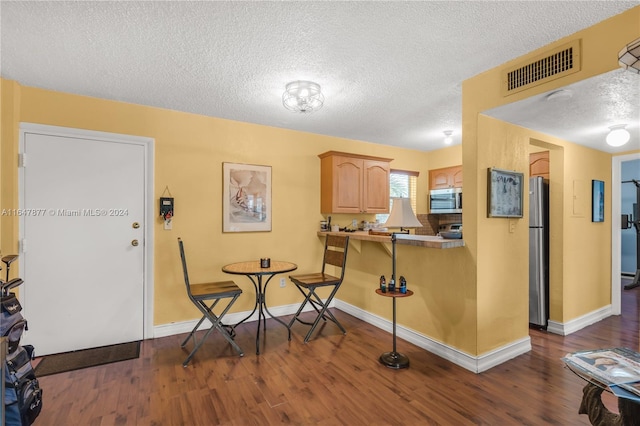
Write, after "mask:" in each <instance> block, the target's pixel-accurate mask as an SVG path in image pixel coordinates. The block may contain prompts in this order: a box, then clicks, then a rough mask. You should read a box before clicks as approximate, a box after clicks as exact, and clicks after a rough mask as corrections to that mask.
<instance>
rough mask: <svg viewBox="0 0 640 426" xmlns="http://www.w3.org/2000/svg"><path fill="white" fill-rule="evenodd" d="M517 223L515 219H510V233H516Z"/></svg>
mask: <svg viewBox="0 0 640 426" xmlns="http://www.w3.org/2000/svg"><path fill="white" fill-rule="evenodd" d="M516 223H517V222H516V221H515V219H509V233H511V234H513V233H514V232H516Z"/></svg>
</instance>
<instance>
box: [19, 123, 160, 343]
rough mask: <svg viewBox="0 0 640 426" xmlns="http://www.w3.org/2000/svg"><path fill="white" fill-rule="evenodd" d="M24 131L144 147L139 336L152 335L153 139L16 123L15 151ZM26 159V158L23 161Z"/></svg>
mask: <svg viewBox="0 0 640 426" xmlns="http://www.w3.org/2000/svg"><path fill="white" fill-rule="evenodd" d="M26 133H42V134H47V135H53V136H61V137H72V138H86V139H97V140H102V141H106V142H119V143H129V144H138V145H142V146H143V147H144V157H145V160H144V161H145V173H144V176H145V182H144V206H145V226H144V248H143V257H144V282H143V305H144V306H143V323H144V324H143V336H144V338H145V339H151V338H153V337H154V336H153V283H154V280H153V246H154V242H153V227H154V217H155V215H154V212H155V210H154V203H153V194H154V192H153V176H154V171H153V163H154V161H153V159H154V143H155V140H154V139H153V138H149V137H143V136H132V135H124V134H118V133H107V132H98V131H94V130H84V129H74V128H70V127H59V126H49V125H44V124H33V123H20V142H19V144H20V145H19V151H18V152H21V153H22V152H24V142H25V134H26ZM27 161H28V160H27ZM23 189H24V167H19V168H18V205H19V207H20V208H21V209H22V208H23V207H24V194H23ZM18 235H19V241H20V253H22V252H23V247H22V241H23V238H24V222H23V220H22V219H21V220H20V225H19V231H18Z"/></svg>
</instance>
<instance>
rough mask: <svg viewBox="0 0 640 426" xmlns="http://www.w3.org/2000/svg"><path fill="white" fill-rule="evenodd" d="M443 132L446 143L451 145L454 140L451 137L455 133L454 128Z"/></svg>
mask: <svg viewBox="0 0 640 426" xmlns="http://www.w3.org/2000/svg"><path fill="white" fill-rule="evenodd" d="M443 133H444V144H445V145H451V143H452V142H453V138H452V137H451V135H452V134H453V130H445V131H444V132H443Z"/></svg>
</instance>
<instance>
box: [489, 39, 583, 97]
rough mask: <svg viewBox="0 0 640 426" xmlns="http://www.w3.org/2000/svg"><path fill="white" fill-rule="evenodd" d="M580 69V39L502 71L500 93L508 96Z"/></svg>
mask: <svg viewBox="0 0 640 426" xmlns="http://www.w3.org/2000/svg"><path fill="white" fill-rule="evenodd" d="M578 71H580V40H574V41H572V42H570V43H567V44H565V45H563V46H560V47H558V48H556V49H553V50H551V51H548V52H545V53H543V54H542V55H539V56H536V57H535V58H533V59H532V60H529V61H527V62H524V63H520V64H518V65H515V66H513V67H510V68H507V69H505V70H503V71H502V95H503V96H508V95H511V94H513V93H517V92H520V91H522V90H526V89H529V88H531V87H535V86H538V85H540V84H543V83H546V82H548V81H551V80H554V79H556V78H560V77H564V76H565V75H569V74H573V73H575V72H578Z"/></svg>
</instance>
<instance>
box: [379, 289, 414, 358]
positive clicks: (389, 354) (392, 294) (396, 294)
mask: <svg viewBox="0 0 640 426" xmlns="http://www.w3.org/2000/svg"><path fill="white" fill-rule="evenodd" d="M376 293H377V294H379V295H380V296H385V297H391V298H393V351H391V352H385V353H383V354H382V355H380V362H381V363H382V364H384V365H386V366H387V367H389V368H395V369H400V368H407V367H409V358H408V357H407V356H406V355H403V354H401V353H398V352H397V351H396V299H397V298H399V297H409V296H412V295H413V291H411V290H407V292H406V293H400V292H399V291H393V292H390V291H387V292H386V293H383V292H382V290H380V289H379V288H377V289H376Z"/></svg>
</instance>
